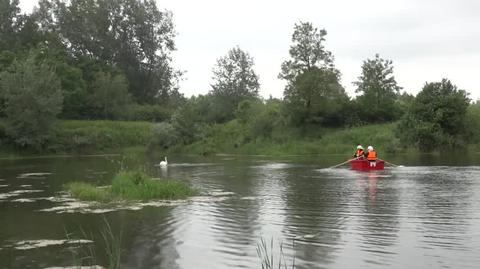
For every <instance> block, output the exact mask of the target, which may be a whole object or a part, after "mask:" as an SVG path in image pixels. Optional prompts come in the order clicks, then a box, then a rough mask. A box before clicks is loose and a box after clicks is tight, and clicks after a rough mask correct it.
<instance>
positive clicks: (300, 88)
mask: <svg viewBox="0 0 480 269" xmlns="http://www.w3.org/2000/svg"><path fill="white" fill-rule="evenodd" d="M285 102H286V107H287V109H288V111H289V112H290V117H291V119H292V120H293V122H294V123H296V124H298V125H302V124H310V123H317V124H324V125H339V124H341V123H342V119H341V114H340V112H341V110H342V109H343V107H344V106H345V105H346V103H347V102H348V96H347V94H346V93H345V90H344V88H343V87H342V85H341V84H340V82H339V77H338V74H337V73H336V72H334V71H332V70H330V69H328V68H317V67H314V68H311V69H310V70H307V71H304V72H303V73H301V74H300V75H298V76H297V78H296V79H295V82H294V84H293V85H292V87H290V88H287V89H286V90H285Z"/></svg>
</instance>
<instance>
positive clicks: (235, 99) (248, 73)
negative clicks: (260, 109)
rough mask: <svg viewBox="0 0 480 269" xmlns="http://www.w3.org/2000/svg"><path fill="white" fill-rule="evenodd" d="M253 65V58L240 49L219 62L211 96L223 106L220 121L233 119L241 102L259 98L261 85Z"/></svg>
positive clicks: (235, 49) (214, 70) (215, 71)
mask: <svg viewBox="0 0 480 269" xmlns="http://www.w3.org/2000/svg"><path fill="white" fill-rule="evenodd" d="M253 65H254V63H253V58H252V57H250V55H249V54H248V53H247V52H244V51H243V50H241V49H240V48H239V47H235V48H232V49H231V50H230V51H229V52H228V54H227V55H226V56H224V57H221V58H219V59H218V60H217V64H216V65H215V67H214V69H213V80H214V83H213V84H212V88H213V89H212V91H211V94H212V95H213V96H214V97H215V99H216V102H217V103H218V105H221V106H222V107H221V109H220V111H219V112H220V113H221V115H222V117H221V118H220V119H219V121H227V120H230V119H232V118H233V116H234V112H235V110H236V109H237V106H238V104H239V103H240V102H241V101H243V100H246V99H253V98H258V89H259V88H260V84H259V82H258V75H257V74H256V73H255V71H254V70H253Z"/></svg>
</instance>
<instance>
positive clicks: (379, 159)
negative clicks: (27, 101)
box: [379, 159, 403, 167]
mask: <svg viewBox="0 0 480 269" xmlns="http://www.w3.org/2000/svg"><path fill="white" fill-rule="evenodd" d="M379 160H380V161H384V162H385V163H386V164H389V165H392V166H394V167H403V165H396V164H394V163H391V162H387V161H385V160H382V159H379Z"/></svg>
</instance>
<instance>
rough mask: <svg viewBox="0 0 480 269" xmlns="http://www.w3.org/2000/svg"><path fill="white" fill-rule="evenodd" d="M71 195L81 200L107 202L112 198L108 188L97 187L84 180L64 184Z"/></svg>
mask: <svg viewBox="0 0 480 269" xmlns="http://www.w3.org/2000/svg"><path fill="white" fill-rule="evenodd" d="M65 189H66V190H68V191H69V192H70V195H72V197H75V198H77V199H79V200H83V201H99V202H107V201H111V200H112V196H111V195H110V193H109V191H108V189H106V188H98V187H95V186H93V185H91V184H89V183H85V182H72V183H69V184H67V185H66V186H65Z"/></svg>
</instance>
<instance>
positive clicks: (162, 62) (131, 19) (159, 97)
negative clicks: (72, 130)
mask: <svg viewBox="0 0 480 269" xmlns="http://www.w3.org/2000/svg"><path fill="white" fill-rule="evenodd" d="M34 17H35V18H36V21H37V24H38V28H39V31H40V32H41V33H42V34H43V35H44V37H45V39H47V40H48V41H49V44H50V43H54V44H56V41H60V42H61V45H62V46H64V47H65V48H66V49H67V50H68V51H69V53H70V55H72V57H73V58H74V59H76V60H79V61H83V60H82V58H85V57H87V58H90V59H92V60H94V61H99V62H101V63H102V64H104V65H110V66H115V67H116V68H119V69H121V70H122V72H123V73H124V74H125V76H126V78H127V80H128V85H129V92H130V93H131V94H132V96H133V97H134V98H135V100H136V101H138V102H139V103H150V104H154V103H163V104H165V103H167V102H170V99H171V97H172V95H173V99H175V100H176V97H177V96H176V95H178V94H177V93H178V85H177V78H178V76H180V75H181V72H179V71H177V70H175V69H174V68H173V67H172V65H171V60H172V59H171V52H172V51H173V50H175V43H174V37H175V34H176V33H175V31H174V26H173V22H172V14H171V13H170V12H168V11H159V10H158V8H157V6H156V2H155V1H154V0H118V1H113V0H71V1H67V0H40V2H39V7H38V8H36V9H35V11H34ZM55 37H58V38H57V39H56V38H55Z"/></svg>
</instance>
